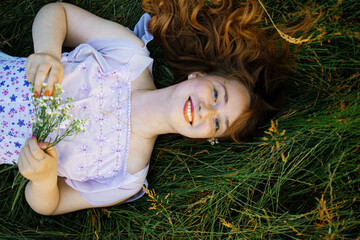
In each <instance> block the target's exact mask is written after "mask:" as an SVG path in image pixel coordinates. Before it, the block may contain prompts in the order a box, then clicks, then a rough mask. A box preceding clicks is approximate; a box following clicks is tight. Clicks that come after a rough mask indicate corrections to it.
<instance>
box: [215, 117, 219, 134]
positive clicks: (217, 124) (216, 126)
mask: <svg viewBox="0 0 360 240" xmlns="http://www.w3.org/2000/svg"><path fill="white" fill-rule="evenodd" d="M219 128H220V121H219V120H217V119H215V129H216V131H217V130H218V129H219Z"/></svg>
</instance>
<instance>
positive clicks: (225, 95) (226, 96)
mask: <svg viewBox="0 0 360 240" xmlns="http://www.w3.org/2000/svg"><path fill="white" fill-rule="evenodd" d="M220 84H221V86H222V88H223V89H224V100H225V106H226V105H227V103H228V101H229V95H228V92H227V89H226V87H225V85H224V84H223V83H220ZM225 124H226V129H227V128H228V127H229V117H228V116H226V120H225Z"/></svg>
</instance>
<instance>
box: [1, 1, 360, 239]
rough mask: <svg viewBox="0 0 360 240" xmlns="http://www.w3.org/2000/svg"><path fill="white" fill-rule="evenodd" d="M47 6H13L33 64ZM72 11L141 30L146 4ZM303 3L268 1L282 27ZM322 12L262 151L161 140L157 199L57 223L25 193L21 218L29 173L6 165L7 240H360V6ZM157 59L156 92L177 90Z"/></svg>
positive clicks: (12, 24)
mask: <svg viewBox="0 0 360 240" xmlns="http://www.w3.org/2000/svg"><path fill="white" fill-rule="evenodd" d="M46 2H50V1H40V0H38V1H35V0H24V1H12V0H3V1H1V3H0V16H1V17H0V29H1V32H0V48H1V49H2V50H3V51H4V52H6V53H8V54H10V55H14V56H27V55H29V54H31V52H32V39H31V23H32V20H33V19H34V16H35V14H36V12H37V11H38V10H39V8H40V7H41V6H43V5H44V4H45V3H46ZM72 2H73V3H76V5H78V6H81V7H83V8H85V9H87V10H89V11H91V12H93V13H96V14H98V15H100V16H102V17H105V18H107V19H111V20H114V21H118V22H120V23H122V24H124V25H125V26H129V27H130V28H132V27H133V26H134V24H135V23H136V22H137V20H138V18H139V16H140V15H141V13H142V10H141V5H140V2H139V1H130V0H127V1H114V0H111V1H95V0H94V1H90V0H78V1H72ZM299 2H301V1H298V0H281V1H275V0H268V1H264V3H265V5H266V6H267V9H268V11H269V12H270V14H271V15H272V17H273V19H274V21H275V23H279V24H281V23H283V22H284V19H285V18H286V19H288V18H289V19H290V18H291V17H292V16H293V15H291V14H289V13H294V12H296V11H299V10H301V9H302V8H303V7H304V6H303V5H301V4H299ZM313 2H315V1H313ZM316 4H317V6H319V7H321V9H322V12H323V16H322V17H321V18H320V20H319V21H318V23H317V25H316V26H315V27H314V28H313V29H312V30H311V31H310V32H314V37H315V36H320V35H321V38H320V39H318V40H317V41H314V42H311V43H305V44H303V45H302V46H301V48H300V51H299V55H298V62H297V64H296V69H297V74H294V76H292V77H291V78H289V79H288V81H287V82H286V83H285V86H286V87H285V89H287V95H288V100H287V105H286V107H285V108H284V109H283V111H281V112H280V113H279V114H278V115H277V116H276V117H275V118H274V120H273V125H271V124H270V123H269V124H268V125H267V126H264V127H263V128H261V129H260V130H259V131H258V133H257V135H256V137H255V139H254V140H253V141H251V142H249V143H245V144H241V145H239V144H235V143H231V142H221V143H220V144H219V145H217V146H211V145H200V144H195V143H193V142H191V141H189V140H186V139H184V138H182V137H179V136H169V135H167V136H161V137H160V138H159V139H158V141H157V144H156V146H155V149H154V152H153V155H152V159H151V168H150V172H149V175H148V180H149V183H150V189H151V190H152V192H151V193H150V194H149V195H147V196H145V197H143V198H141V199H140V200H137V201H135V202H132V203H128V204H120V205H117V206H114V207H110V208H106V209H89V210H84V211H79V212H75V213H70V214H66V215H63V216H55V217H44V216H40V215H38V214H36V213H34V212H33V211H32V210H31V209H30V208H29V206H28V205H27V204H26V201H25V199H24V195H23V192H21V193H20V195H19V198H18V199H17V201H16V205H15V206H14V208H13V209H12V205H13V202H14V199H15V198H16V196H17V192H18V189H19V183H17V182H16V181H15V182H16V184H15V185H13V183H14V179H16V177H17V176H18V171H17V169H16V168H12V167H8V166H5V165H2V166H0V174H1V181H0V239H42V238H44V239H84V238H85V239H117V238H118V236H120V237H122V238H123V239H220V238H221V239H241V238H243V239H258V238H264V239H357V238H358V239H360V195H359V193H360V188H359V179H360V178H359V174H360V159H359V154H360V151H359V148H360V117H359V115H360V114H359V113H360V90H359V85H360V81H359V76H360V72H359V68H360V67H359V66H360V57H359V54H360V52H359V51H360V41H359V40H360V27H359V20H360V2H359V1H357V0H347V1H340V0H339V1H335V0H333V1H328V0H320V1H316ZM268 22H269V21H268ZM149 49H150V51H151V54H152V57H154V58H155V64H154V75H155V81H156V84H157V85H158V86H166V85H169V84H171V81H172V74H171V72H170V70H169V69H168V67H167V66H166V65H165V64H164V60H163V58H162V50H161V48H159V46H158V45H157V44H156V43H151V44H150V46H149ZM269 128H270V129H269ZM11 209H12V210H11Z"/></svg>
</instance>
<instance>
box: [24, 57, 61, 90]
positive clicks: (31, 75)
mask: <svg viewBox="0 0 360 240" xmlns="http://www.w3.org/2000/svg"><path fill="white" fill-rule="evenodd" d="M25 73H26V77H27V79H28V80H29V82H33V83H34V96H35V97H39V96H40V94H41V90H42V84H43V82H45V78H46V76H48V81H47V86H46V87H45V92H44V95H45V96H50V95H53V94H54V91H55V84H56V83H58V84H61V83H62V79H63V75H64V67H63V65H62V63H61V62H60V59H58V58H57V57H54V56H52V55H50V54H46V53H34V54H31V55H30V56H29V57H28V58H27V61H26V66H25Z"/></svg>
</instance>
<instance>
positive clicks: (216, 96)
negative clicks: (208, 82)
mask: <svg viewBox="0 0 360 240" xmlns="http://www.w3.org/2000/svg"><path fill="white" fill-rule="evenodd" d="M217 99H218V92H217V91H216V89H214V102H216V101H217Z"/></svg>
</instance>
